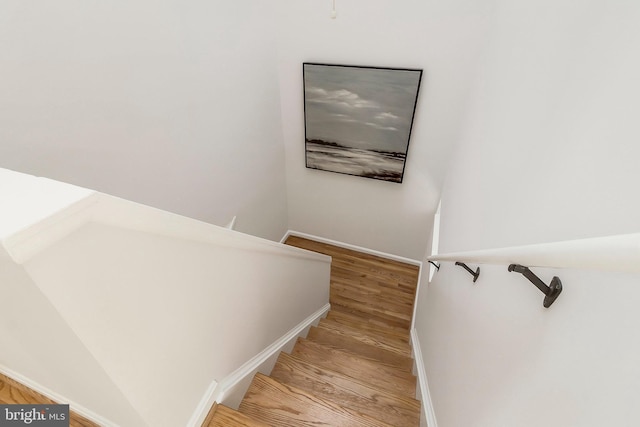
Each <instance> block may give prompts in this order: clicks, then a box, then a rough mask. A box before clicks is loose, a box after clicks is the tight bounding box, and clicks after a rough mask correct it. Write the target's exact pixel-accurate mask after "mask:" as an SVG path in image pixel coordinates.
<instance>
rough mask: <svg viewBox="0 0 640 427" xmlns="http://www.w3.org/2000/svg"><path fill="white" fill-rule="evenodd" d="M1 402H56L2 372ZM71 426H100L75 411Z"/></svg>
mask: <svg viewBox="0 0 640 427" xmlns="http://www.w3.org/2000/svg"><path fill="white" fill-rule="evenodd" d="M0 403H1V404H4V405H10V404H44V405H46V404H55V403H57V402H54V401H53V400H51V399H49V398H47V397H45V396H43V395H41V394H40V393H37V392H35V391H33V390H32V389H30V388H28V387H26V386H24V385H22V384H21V383H19V382H17V381H15V380H13V379H11V378H9V377H6V376H4V375H2V374H0ZM69 415H70V423H69V425H70V427H99V426H98V424H95V423H93V422H91V421H89V420H87V419H86V418H83V417H81V416H80V415H78V414H75V413H74V412H71V413H70V414H69Z"/></svg>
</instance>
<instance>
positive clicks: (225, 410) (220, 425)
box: [202, 405, 269, 427]
mask: <svg viewBox="0 0 640 427" xmlns="http://www.w3.org/2000/svg"><path fill="white" fill-rule="evenodd" d="M202 427H269V425H268V424H265V423H263V422H260V421H256V420H254V419H253V418H251V417H248V416H246V415H245V414H243V413H241V412H238V411H236V410H234V409H231V408H229V407H228V406H225V405H216V407H215V408H214V409H213V415H212V416H211V417H209V418H208V419H207V421H206V422H205V424H203V425H202Z"/></svg>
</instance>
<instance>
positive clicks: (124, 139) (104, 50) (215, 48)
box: [0, 0, 287, 240]
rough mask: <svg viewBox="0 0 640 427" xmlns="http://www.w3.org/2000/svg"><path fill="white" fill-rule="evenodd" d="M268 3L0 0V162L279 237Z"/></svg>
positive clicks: (280, 199)
mask: <svg viewBox="0 0 640 427" xmlns="http://www.w3.org/2000/svg"><path fill="white" fill-rule="evenodd" d="M273 25H274V9H273V7H272V6H271V5H270V4H268V3H266V2H262V1H259V0H243V1H234V2H205V1H192V2H189V3H188V4H187V3H184V2H180V1H177V0H161V1H150V0H132V1H127V2H109V3H102V2H84V1H78V0H61V1H58V2H56V3H55V4H53V3H41V2H37V3H25V2H22V1H19V0H7V1H3V2H2V3H1V4H0V28H1V29H2V30H1V36H0V51H1V52H2V55H0V93H1V94H2V95H1V96H0V141H1V143H0V167H5V168H9V169H14V170H19V171H23V172H26V173H30V174H35V175H40V176H46V177H49V178H53V179H57V180H61V181H64V182H70V183H73V184H77V185H81V186H84V187H88V188H93V189H96V190H99V191H102V192H106V193H109V194H114V195H117V196H119V197H124V198H126V199H130V200H135V201H137V202H140V203H144V204H147V205H151V206H155V207H158V208H161V209H165V210H168V211H171V212H176V213H180V214H182V215H187V216H189V217H193V218H197V219H200V220H203V221H207V222H210V223H215V224H219V225H222V224H225V223H226V222H227V221H228V220H229V218H231V217H233V216H234V215H237V217H238V221H237V230H239V231H243V232H248V233H251V234H255V235H259V236H262V237H266V238H270V239H272V240H277V239H278V238H280V236H282V235H283V234H284V232H285V231H286V230H287V206H286V190H285V185H286V184H285V170H284V167H285V166H284V148H283V142H282V131H281V126H280V122H281V120H280V108H279V93H278V91H279V89H278V75H277V62H276V46H275V30H273V28H272V27H273Z"/></svg>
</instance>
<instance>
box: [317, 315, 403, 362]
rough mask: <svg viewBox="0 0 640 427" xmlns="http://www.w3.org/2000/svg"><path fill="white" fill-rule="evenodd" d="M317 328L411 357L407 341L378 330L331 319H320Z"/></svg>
mask: <svg viewBox="0 0 640 427" xmlns="http://www.w3.org/2000/svg"><path fill="white" fill-rule="evenodd" d="M318 327H319V328H323V329H327V330H330V331H332V332H334V333H336V334H340V335H343V336H345V337H351V338H353V339H354V340H357V341H360V342H362V343H365V344H368V345H371V346H374V347H377V348H379V349H381V350H385V351H389V352H392V353H396V354H398V355H401V356H405V357H409V358H410V357H411V347H410V346H409V344H408V343H406V342H402V341H400V340H398V339H396V338H394V337H393V336H390V335H384V334H381V333H379V332H372V331H369V330H363V329H359V328H356V327H353V326H348V325H345V324H343V323H339V322H336V321H335V320H332V319H322V320H321V321H320V323H319V324H318Z"/></svg>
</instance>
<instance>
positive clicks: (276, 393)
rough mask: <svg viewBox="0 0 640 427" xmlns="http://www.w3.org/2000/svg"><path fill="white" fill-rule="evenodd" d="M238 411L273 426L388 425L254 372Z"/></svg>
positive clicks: (373, 426) (336, 426) (371, 426)
mask: <svg viewBox="0 0 640 427" xmlns="http://www.w3.org/2000/svg"><path fill="white" fill-rule="evenodd" d="M238 411H240V412H242V413H243V414H245V415H248V416H250V417H251V418H254V419H256V420H260V421H262V422H264V423H267V424H269V425H272V426H278V427H299V426H309V427H311V426H313V427H318V426H335V427H349V426H352V427H390V426H389V424H387V423H384V422H382V421H379V420H376V419H374V418H371V417H369V416H367V415H366V414H360V413H358V412H356V411H353V410H352V409H347V408H344V407H342V406H340V405H337V404H335V403H333V402H331V401H329V400H324V399H321V398H319V397H316V396H314V395H313V394H312V393H309V392H307V391H304V390H302V389H299V388H297V387H294V386H290V385H287V384H283V383H281V382H279V381H277V380H275V379H273V378H270V377H267V376H265V375H262V374H260V373H257V374H256V375H255V377H254V379H253V381H252V382H251V386H250V387H249V390H247V393H246V394H245V397H244V399H243V400H242V402H241V403H240V407H239V408H238Z"/></svg>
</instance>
